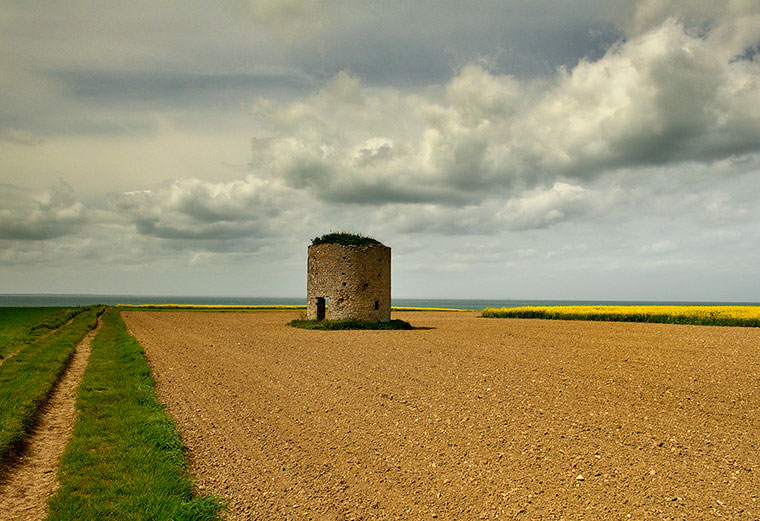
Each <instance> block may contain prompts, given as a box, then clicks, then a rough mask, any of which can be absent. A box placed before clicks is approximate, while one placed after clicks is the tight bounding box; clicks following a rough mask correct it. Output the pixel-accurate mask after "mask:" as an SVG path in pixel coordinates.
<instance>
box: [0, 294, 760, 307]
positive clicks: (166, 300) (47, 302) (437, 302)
mask: <svg viewBox="0 0 760 521" xmlns="http://www.w3.org/2000/svg"><path fill="white" fill-rule="evenodd" d="M92 304H106V305H116V304H195V305H209V306H212V305H228V306H256V305H266V304H274V305H305V304H306V299H305V298H303V297H300V298H299V297H225V296H188V295H58V294H55V295H54V294H50V295H48V294H0V307H9V306H14V307H15V306H30V307H37V306H88V305H92ZM392 305H393V306H400V307H424V308H452V309H473V310H481V309H483V308H502V307H518V306H760V302H687V301H654V300H651V301H646V300H643V301H642V300H629V301H626V300H525V299H438V298H433V299H431V298H394V299H393V302H392Z"/></svg>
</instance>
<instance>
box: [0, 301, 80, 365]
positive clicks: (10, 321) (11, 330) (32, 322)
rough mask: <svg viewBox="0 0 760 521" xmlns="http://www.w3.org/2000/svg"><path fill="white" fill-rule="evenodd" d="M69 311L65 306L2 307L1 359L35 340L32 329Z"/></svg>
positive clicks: (0, 319) (0, 310)
mask: <svg viewBox="0 0 760 521" xmlns="http://www.w3.org/2000/svg"><path fill="white" fill-rule="evenodd" d="M67 311H68V310H66V309H63V308H30V307H9V308H0V359H2V358H3V357H4V356H8V354H9V353H11V352H13V351H15V350H16V349H17V348H18V347H19V346H20V345H22V344H26V343H29V342H31V341H32V340H34V337H35V336H36V335H34V334H31V332H32V330H37V329H38V328H39V327H40V326H41V325H42V324H46V323H48V322H49V321H51V320H53V318H54V317H56V316H58V315H60V314H62V313H65V312H67Z"/></svg>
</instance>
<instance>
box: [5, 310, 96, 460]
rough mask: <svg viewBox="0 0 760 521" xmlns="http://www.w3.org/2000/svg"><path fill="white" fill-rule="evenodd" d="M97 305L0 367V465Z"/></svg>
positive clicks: (88, 324)
mask: <svg viewBox="0 0 760 521" xmlns="http://www.w3.org/2000/svg"><path fill="white" fill-rule="evenodd" d="M102 309H103V308H102V307H100V308H90V309H88V310H87V311H85V312H83V313H81V314H79V315H78V316H77V317H76V318H75V319H74V321H73V322H72V323H71V324H69V325H68V326H66V327H64V328H61V329H60V330H58V331H55V332H54V333H52V334H51V335H50V336H48V337H45V338H43V339H40V340H38V341H37V342H34V343H32V344H30V345H29V346H27V347H26V348H24V349H23V350H22V351H21V352H20V353H19V354H17V355H16V356H15V357H13V358H11V359H9V360H8V361H7V362H5V363H4V364H3V365H2V366H0V464H2V462H3V461H4V460H6V458H7V457H8V455H9V453H10V452H11V451H13V450H14V449H15V448H17V447H18V446H19V445H20V444H21V442H22V441H23V439H24V437H25V436H26V434H27V432H28V430H29V427H30V426H31V425H32V423H33V421H34V418H35V416H36V414H37V410H38V408H39V406H40V404H41V403H42V402H43V401H44V400H45V398H46V397H47V396H48V394H49V393H50V391H51V390H52V388H53V386H54V385H55V383H56V382H57V381H58V377H59V376H60V374H61V372H62V371H63V369H64V367H65V366H66V363H67V362H68V361H69V359H70V358H71V355H72V354H73V353H74V349H75V348H76V346H77V344H78V343H79V342H80V341H81V340H82V338H83V337H84V335H85V334H86V333H87V332H88V331H89V330H90V329H92V328H94V327H95V325H96V324H97V315H98V313H99V312H100V311H102Z"/></svg>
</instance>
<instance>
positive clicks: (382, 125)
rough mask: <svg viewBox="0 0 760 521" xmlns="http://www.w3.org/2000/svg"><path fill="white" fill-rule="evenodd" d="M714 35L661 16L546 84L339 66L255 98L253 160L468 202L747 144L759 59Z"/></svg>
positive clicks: (353, 187) (335, 181) (329, 193)
mask: <svg viewBox="0 0 760 521" xmlns="http://www.w3.org/2000/svg"><path fill="white" fill-rule="evenodd" d="M719 32H720V31H719V30H718V29H717V28H716V29H714V30H713V32H712V33H709V34H708V35H707V36H704V35H695V34H692V33H690V32H689V31H688V30H686V29H685V28H684V26H683V25H681V24H680V23H679V22H678V21H676V20H674V19H668V20H666V21H664V22H663V23H662V24H661V25H658V26H656V27H654V28H652V29H651V30H649V31H648V32H644V33H642V34H640V35H638V36H635V37H634V38H632V39H630V40H627V41H622V42H619V43H618V44H617V45H615V46H613V47H612V48H610V49H609V50H608V51H607V52H606V53H605V54H604V55H603V56H602V57H601V58H599V59H598V60H595V61H581V62H580V63H579V64H578V65H577V66H576V67H574V68H573V69H572V70H564V69H561V70H560V71H558V73H557V75H556V77H555V78H553V79H552V80H551V81H550V82H548V83H547V82H546V81H536V82H525V81H522V82H520V81H517V80H516V79H514V78H513V77H511V76H509V75H505V74H495V73H492V72H490V71H488V70H486V69H484V68H483V67H482V66H480V65H475V64H470V65H467V66H465V67H464V68H463V69H462V70H461V71H460V72H459V73H457V74H456V75H455V76H454V77H452V78H451V80H450V81H449V83H448V84H447V85H446V88H445V93H444V94H443V95H440V94H436V93H435V92H434V91H431V92H429V93H427V94H425V95H411V94H404V93H402V92H400V91H397V90H394V89H391V88H386V89H375V88H370V87H368V86H365V85H363V84H362V83H361V81H360V80H359V78H357V77H356V76H352V75H350V74H349V73H346V72H341V73H339V74H338V75H336V76H335V77H334V78H333V79H332V80H331V81H330V82H328V83H327V84H326V85H325V86H324V88H322V89H321V90H320V91H319V92H317V93H316V94H315V95H313V96H312V97H310V98H307V99H305V100H302V101H297V102H292V103H275V102H272V101H267V100H260V101H259V102H258V103H257V104H256V105H255V106H254V109H253V115H254V117H255V119H256V120H257V122H259V123H260V124H261V125H262V127H264V128H266V129H268V130H267V132H268V135H267V136H266V137H265V138H263V139H258V140H254V150H253V159H252V165H253V166H254V167H255V168H256V169H257V172H258V173H259V175H262V176H267V175H268V176H272V177H275V178H281V179H284V180H286V182H287V183H288V184H289V185H290V186H292V187H293V188H296V189H303V190H309V191H311V192H312V193H314V194H315V195H316V196H317V197H319V198H320V199H323V200H328V201H341V202H351V201H356V202H362V203H373V202H374V203H375V204H384V203H388V202H412V201H417V202H422V203H429V202H432V201H436V202H438V203H441V204H456V205H467V204H473V203H476V202H479V201H481V200H482V199H483V198H484V197H485V196H486V195H493V194H494V193H502V194H504V195H506V196H509V195H514V194H515V191H518V193H519V191H520V190H525V189H533V188H535V187H537V186H540V185H546V184H552V183H554V182H556V181H563V180H568V181H569V180H574V181H572V182H574V183H583V182H585V181H586V180H588V179H592V178H594V177H597V176H600V175H603V174H605V173H606V172H610V171H615V170H618V169H621V168H639V167H644V166H652V165H660V166H666V165H671V164H677V163H681V162H687V161H688V162H697V163H700V162H702V163H708V162H712V161H718V160H727V159H729V158H733V157H740V156H742V155H745V154H752V153H757V152H758V151H760V103H758V102H757V101H758V100H760V62H758V61H757V60H734V59H732V58H733V57H734V56H735V53H736V51H737V50H738V49H737V48H731V47H730V43H726V42H725V41H724V40H723V39H722V38H720V37H718V36H717V35H718V34H719ZM712 34H715V35H716V36H715V37H712V36H711V35H712ZM757 35H758V36H760V29H759V30H758V31H757ZM634 175H636V174H635V173H634Z"/></svg>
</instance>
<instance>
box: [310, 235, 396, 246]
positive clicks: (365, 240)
mask: <svg viewBox="0 0 760 521" xmlns="http://www.w3.org/2000/svg"><path fill="white" fill-rule="evenodd" d="M311 244H312V246H316V245H317V244H342V245H343V246H369V245H372V244H380V245H382V243H381V242H380V241H378V240H377V239H373V238H372V237H365V236H363V235H358V234H356V233H345V232H333V233H327V234H325V235H322V236H320V237H314V238H313V239H312V240H311Z"/></svg>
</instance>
